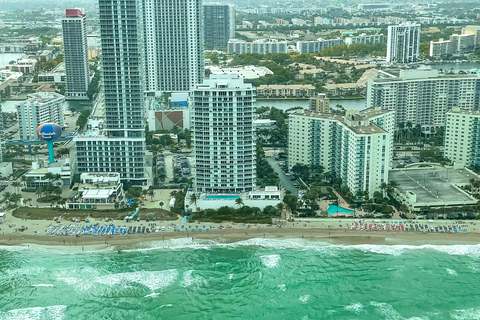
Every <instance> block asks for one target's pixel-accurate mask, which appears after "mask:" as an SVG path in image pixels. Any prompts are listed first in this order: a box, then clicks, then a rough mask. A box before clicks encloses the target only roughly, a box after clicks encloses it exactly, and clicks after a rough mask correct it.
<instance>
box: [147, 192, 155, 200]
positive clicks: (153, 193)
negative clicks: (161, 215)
mask: <svg viewBox="0 0 480 320" xmlns="http://www.w3.org/2000/svg"><path fill="white" fill-rule="evenodd" d="M147 194H148V196H149V197H150V199H151V200H152V201H153V196H154V195H155V191H153V189H149V190H148V191H147Z"/></svg>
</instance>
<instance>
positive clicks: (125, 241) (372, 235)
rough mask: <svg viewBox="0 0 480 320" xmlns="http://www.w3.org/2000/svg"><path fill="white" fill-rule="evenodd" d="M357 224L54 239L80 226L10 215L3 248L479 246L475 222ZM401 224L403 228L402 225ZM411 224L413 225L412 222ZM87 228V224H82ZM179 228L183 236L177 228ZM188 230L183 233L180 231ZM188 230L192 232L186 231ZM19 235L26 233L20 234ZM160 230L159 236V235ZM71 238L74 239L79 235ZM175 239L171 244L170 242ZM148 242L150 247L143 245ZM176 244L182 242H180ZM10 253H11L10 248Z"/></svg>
mask: <svg viewBox="0 0 480 320" xmlns="http://www.w3.org/2000/svg"><path fill="white" fill-rule="evenodd" d="M357 221H359V220H358V219H355V220H352V219H348V218H319V219H295V220H294V221H281V223H280V225H279V226H278V227H277V226H276V225H272V224H270V225H267V224H243V223H232V222H224V223H209V222H206V223H204V222H200V221H196V222H190V223H184V222H182V218H181V217H179V218H178V219H177V220H171V221H155V222H146V221H139V222H137V221H132V222H129V223H125V221H123V220H115V221H113V224H114V225H122V226H123V225H126V226H127V228H129V227H133V228H138V229H140V228H150V229H151V232H150V233H132V234H128V235H105V234H103V236H93V235H79V236H75V235H50V234H47V230H49V229H50V228H51V227H52V226H62V225H63V226H68V225H72V226H75V225H77V224H75V223H73V222H71V221H68V220H62V221H61V224H59V223H56V222H54V221H51V220H24V219H20V218H16V217H13V216H11V214H8V217H7V221H6V222H5V223H4V224H0V246H6V247H14V246H21V247H26V248H36V247H42V248H47V249H48V248H50V249H48V250H57V251H60V252H65V253H76V252H83V251H85V252H92V251H99V250H106V249H108V250H126V249H132V248H133V249H134V248H138V247H139V246H140V247H141V246H144V245H147V246H148V243H151V242H158V241H167V242H168V243H167V245H166V247H169V245H168V244H170V245H172V243H173V245H174V246H175V244H174V242H176V241H177V240H178V239H186V241H183V242H184V243H185V244H187V243H188V239H190V238H192V237H193V240H192V242H196V241H197V240H201V241H212V242H215V243H235V242H239V241H247V240H250V239H269V240H282V241H287V242H288V241H290V240H292V239H300V240H306V241H312V242H319V243H320V242H323V243H330V244H332V245H359V244H365V245H368V244H370V245H424V244H434V245H463V244H469V245H472V244H480V231H479V229H480V228H478V226H477V221H476V220H475V221H461V220H460V221H458V223H455V222H454V221H448V220H435V221H430V222H429V221H422V220H419V221H417V223H418V224H420V225H424V226H425V225H427V224H428V225H429V227H430V228H432V227H442V228H445V227H448V228H451V230H453V227H456V228H461V229H462V230H468V231H467V232H463V231H462V232H458V233H454V232H426V233H424V232H422V231H400V230H398V229H397V230H396V231H393V228H392V230H391V231H386V230H383V228H379V229H380V230H378V231H375V230H369V229H368V228H367V227H366V225H367V223H369V224H370V226H372V225H373V224H374V223H377V224H382V225H384V224H386V223H388V224H390V225H391V226H392V227H393V226H397V227H398V226H400V225H402V224H403V223H407V221H405V220H403V219H402V220H385V221H381V222H380V221H379V220H375V219H373V220H370V219H367V220H363V223H364V224H365V229H366V230H362V229H363V228H362V229H356V228H354V229H353V230H352V228H353V227H351V226H352V224H353V223H356V222H357ZM402 222H403V223H402ZM110 223H111V222H110V221H109V222H105V220H104V219H91V222H90V223H89V225H95V224H97V225H99V226H104V225H109V224H110ZM408 223H410V222H408ZM78 225H79V226H81V227H80V228H82V226H85V225H86V224H85V223H80V224H78ZM198 225H200V228H202V227H201V226H202V225H208V229H209V230H210V231H208V232H207V231H206V230H203V232H199V230H196V231H195V232H192V231H191V229H195V227H196V226H198ZM176 226H179V229H180V230H185V231H182V232H177V230H176V229H175V228H176ZM180 226H184V228H180ZM186 229H190V231H187V230H186ZM20 230H23V232H21V231H20ZM155 231H156V232H155ZM72 234H76V231H75V232H74V233H72ZM172 240H173V241H172ZM145 243H147V244H145ZM177 244H178V241H177ZM0 250H1V249H0ZM7 250H8V248H7Z"/></svg>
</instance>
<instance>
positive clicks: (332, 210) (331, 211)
mask: <svg viewBox="0 0 480 320" xmlns="http://www.w3.org/2000/svg"><path fill="white" fill-rule="evenodd" d="M327 212H328V214H329V215H331V214H336V213H337V212H338V213H348V214H354V213H355V211H353V210H348V209H345V208H342V207H338V211H337V206H336V205H334V204H329V205H328V210H327Z"/></svg>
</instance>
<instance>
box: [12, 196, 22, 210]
mask: <svg viewBox="0 0 480 320" xmlns="http://www.w3.org/2000/svg"><path fill="white" fill-rule="evenodd" d="M21 198H22V195H20V194H18V193H13V194H12V195H10V199H9V200H10V201H13V202H14V203H15V207H16V206H17V203H18V201H20V199H21Z"/></svg>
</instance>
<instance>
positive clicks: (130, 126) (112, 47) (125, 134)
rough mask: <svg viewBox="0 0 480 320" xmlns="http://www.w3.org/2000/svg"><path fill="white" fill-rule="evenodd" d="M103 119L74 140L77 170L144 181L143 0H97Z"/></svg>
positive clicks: (137, 181) (136, 181)
mask: <svg viewBox="0 0 480 320" xmlns="http://www.w3.org/2000/svg"><path fill="white" fill-rule="evenodd" d="M99 9H100V10H99V13H100V37H101V41H102V66H103V80H104V85H103V89H104V96H105V104H104V107H105V121H104V123H103V126H102V127H100V126H97V130H94V131H87V132H86V134H85V135H83V136H79V137H77V138H76V139H75V141H76V144H77V168H78V171H79V172H98V171H101V172H118V173H120V176H121V178H122V179H129V180H130V181H132V182H133V183H136V184H144V183H146V177H145V172H144V170H145V137H144V129H145V120H144V85H143V84H144V83H143V68H144V60H143V48H144V46H143V32H142V31H143V24H142V21H143V19H142V11H141V10H142V1H141V0H99Z"/></svg>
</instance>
